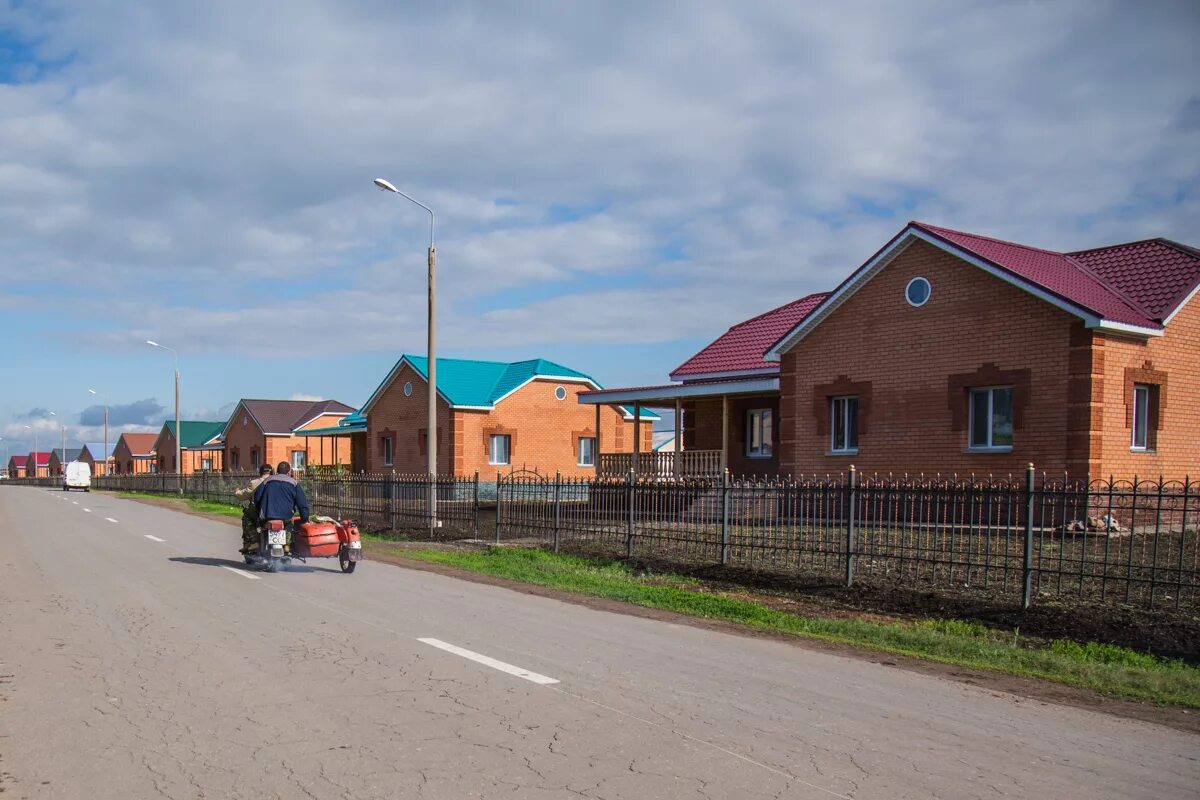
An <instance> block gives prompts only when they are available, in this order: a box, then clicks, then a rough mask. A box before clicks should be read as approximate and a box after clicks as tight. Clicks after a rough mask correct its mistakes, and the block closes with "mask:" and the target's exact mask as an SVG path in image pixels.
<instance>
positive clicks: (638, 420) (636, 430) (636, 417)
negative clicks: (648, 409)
mask: <svg viewBox="0 0 1200 800" xmlns="http://www.w3.org/2000/svg"><path fill="white" fill-rule="evenodd" d="M641 433H642V404H641V403H634V404H633V477H635V478H636V477H637V473H638V456H639V455H640V454H641V452H642V436H641Z"/></svg>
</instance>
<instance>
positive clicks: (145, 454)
mask: <svg viewBox="0 0 1200 800" xmlns="http://www.w3.org/2000/svg"><path fill="white" fill-rule="evenodd" d="M157 439H158V434H157V433H122V434H121V435H120V436H119V437H118V438H117V444H116V445H115V446H114V447H113V472H115V473H117V474H118V475H141V474H143V473H147V472H157V471H158V461H157V460H156V459H155V453H154V442H155V440H157Z"/></svg>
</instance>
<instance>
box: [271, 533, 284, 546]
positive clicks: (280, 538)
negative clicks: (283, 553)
mask: <svg viewBox="0 0 1200 800" xmlns="http://www.w3.org/2000/svg"><path fill="white" fill-rule="evenodd" d="M267 544H287V531H267Z"/></svg>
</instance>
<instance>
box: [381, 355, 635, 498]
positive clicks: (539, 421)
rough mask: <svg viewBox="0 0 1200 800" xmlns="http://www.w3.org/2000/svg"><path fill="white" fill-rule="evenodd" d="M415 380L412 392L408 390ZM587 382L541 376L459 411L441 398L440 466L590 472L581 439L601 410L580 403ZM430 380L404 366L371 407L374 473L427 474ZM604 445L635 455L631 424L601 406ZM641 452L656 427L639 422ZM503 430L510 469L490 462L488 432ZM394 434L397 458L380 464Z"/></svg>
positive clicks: (490, 472)
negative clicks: (490, 402)
mask: <svg viewBox="0 0 1200 800" xmlns="http://www.w3.org/2000/svg"><path fill="white" fill-rule="evenodd" d="M406 382H411V383H412V387H413V392H412V396H411V397H405V396H404V391H403V387H404V384H405V383H406ZM557 386H562V387H563V388H565V389H566V390H567V396H566V398H565V399H563V400H558V399H557V398H555V397H554V390H555V387H557ZM590 388H591V387H590V386H585V385H583V384H577V383H561V382H558V381H542V380H536V381H532V382H531V383H528V384H526V385H525V386H523V387H522V388H521V389H519V390H518V391H516V392H514V393H513V394H511V395H509V396H508V397H507V398H505V399H504V400H502V401H501V402H500V403H499V404H497V406H496V408H495V409H493V410H491V411H467V410H454V411H453V412H452V411H451V409H450V407H449V406H448V405H447V404H446V403H445V402H444V401H441V400H439V403H438V430H439V446H438V471H439V472H441V473H446V472H449V471H451V470H453V473H454V474H455V475H459V476H464V477H466V476H470V475H473V474H475V472H476V471H478V472H479V474H480V476H481V478H482V479H485V480H488V479H492V478H494V476H495V473H496V472H497V471H503V472H507V471H509V470H511V469H512V468H514V467H515V468H521V467H525V468H528V469H536V470H537V471H538V472H540V473H542V474H543V475H553V474H554V473H556V472H561V473H562V474H563V475H564V476H590V475H594V474H595V470H594V469H593V468H591V467H580V466H578V464H577V462H578V451H577V448H578V441H577V440H578V438H579V437H591V436H595V426H596V411H595V408H594V407H593V406H583V405H580V404H579V402H578V399H577V396H578V394H579V392H580V391H585V390H587V389H590ZM427 397H428V395H427V394H426V384H425V381H424V379H423V378H422V377H420V376H419V375H418V374H417V373H416V372H415V371H413V370H412V368H411V367H409V366H408V365H407V364H405V365H404V366H403V367H401V370H400V372H398V373H397V375H396V377H395V378H394V379H393V381H392V382H391V383H390V384H389V385H388V386H387V387H385V388H384V390H383V392H382V393H381V394H380V396H379V397H378V398H377V399H376V401H375V403H374V405H372V407H371V410H370V412H369V413H368V414H367V437H366V451H367V454H366V464H367V470H368V471H370V472H390V471H393V470H394V471H395V472H397V473H405V474H423V473H424V472H425V470H426V455H425V452H424V448H423V446H422V434H423V432H424V431H425V428H426V402H427V400H426V398H427ZM601 425H602V426H603V428H602V430H601V432H600V439H601V443H600V447H601V449H602V451H603V452H605V453H613V452H632V450H633V436H632V430H633V423H632V422H624V421H623V420H622V419H621V414H620V412H619V411H617V410H616V409H611V408H605V409H603V410H602V411H601ZM642 428H643V438H642V442H643V450H644V451H648V450H649V449H650V447H651V439H652V434H651V424H650V422H649V421H646V422H643V423H642ZM489 433H506V434H509V435H510V436H511V437H512V439H511V443H512V448H511V460H512V464H511V465H509V466H497V465H493V464H489V463H488V449H487V436H488V434H489ZM385 434H387V435H390V436H392V437H393V440H394V446H395V455H394V463H393V464H392V465H391V466H385V465H384V464H383V450H382V444H381V439H382V437H383V436H384V435H385Z"/></svg>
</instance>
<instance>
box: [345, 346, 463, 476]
mask: <svg viewBox="0 0 1200 800" xmlns="http://www.w3.org/2000/svg"><path fill="white" fill-rule="evenodd" d="M406 383H411V384H412V395H411V396H409V397H405V396H404V385H405V384H406ZM427 388H428V385H427V384H426V383H425V379H424V378H423V377H421V375H420V374H419V373H417V372H416V371H415V370H414V369H413V368H412V367H411V366H409V365H408V364H404V365H403V366H401V368H400V370H399V371H398V372H397V373H396V376H395V378H394V379H393V380H392V382H391V383H390V384H388V385H387V386H386V387H384V389H383V391H382V392H380V394H379V397H377V398H376V399H375V403H374V405H372V406H371V411H370V413H369V414H367V435H366V441H365V443H364V444H365V448H364V449H365V450H366V458H365V463H366V470H367V472H392V471H395V472H397V473H401V474H406V475H424V474H425V471H426V468H427V465H426V451H425V447H424V442H423V440H424V435H425V428H426V426H427V424H428V422H427V419H426V414H427V409H426V403H427V402H428V398H429V395H428V394H427ZM437 419H438V437H437V438H438V449H437V457H438V472H439V473H442V474H445V473H447V472H449V471H450V465H451V464H452V463H453V460H452V459H453V457H454V453H453V450H452V441H451V439H452V437H451V432H450V426H451V416H450V406H449V405H447V403H446V402H445V401H444V400H442V399H441V398H438V404H437ZM385 437H388V438H391V440H392V448H393V450H392V463H391V464H385V463H384V461H383V439H384V438H385Z"/></svg>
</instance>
